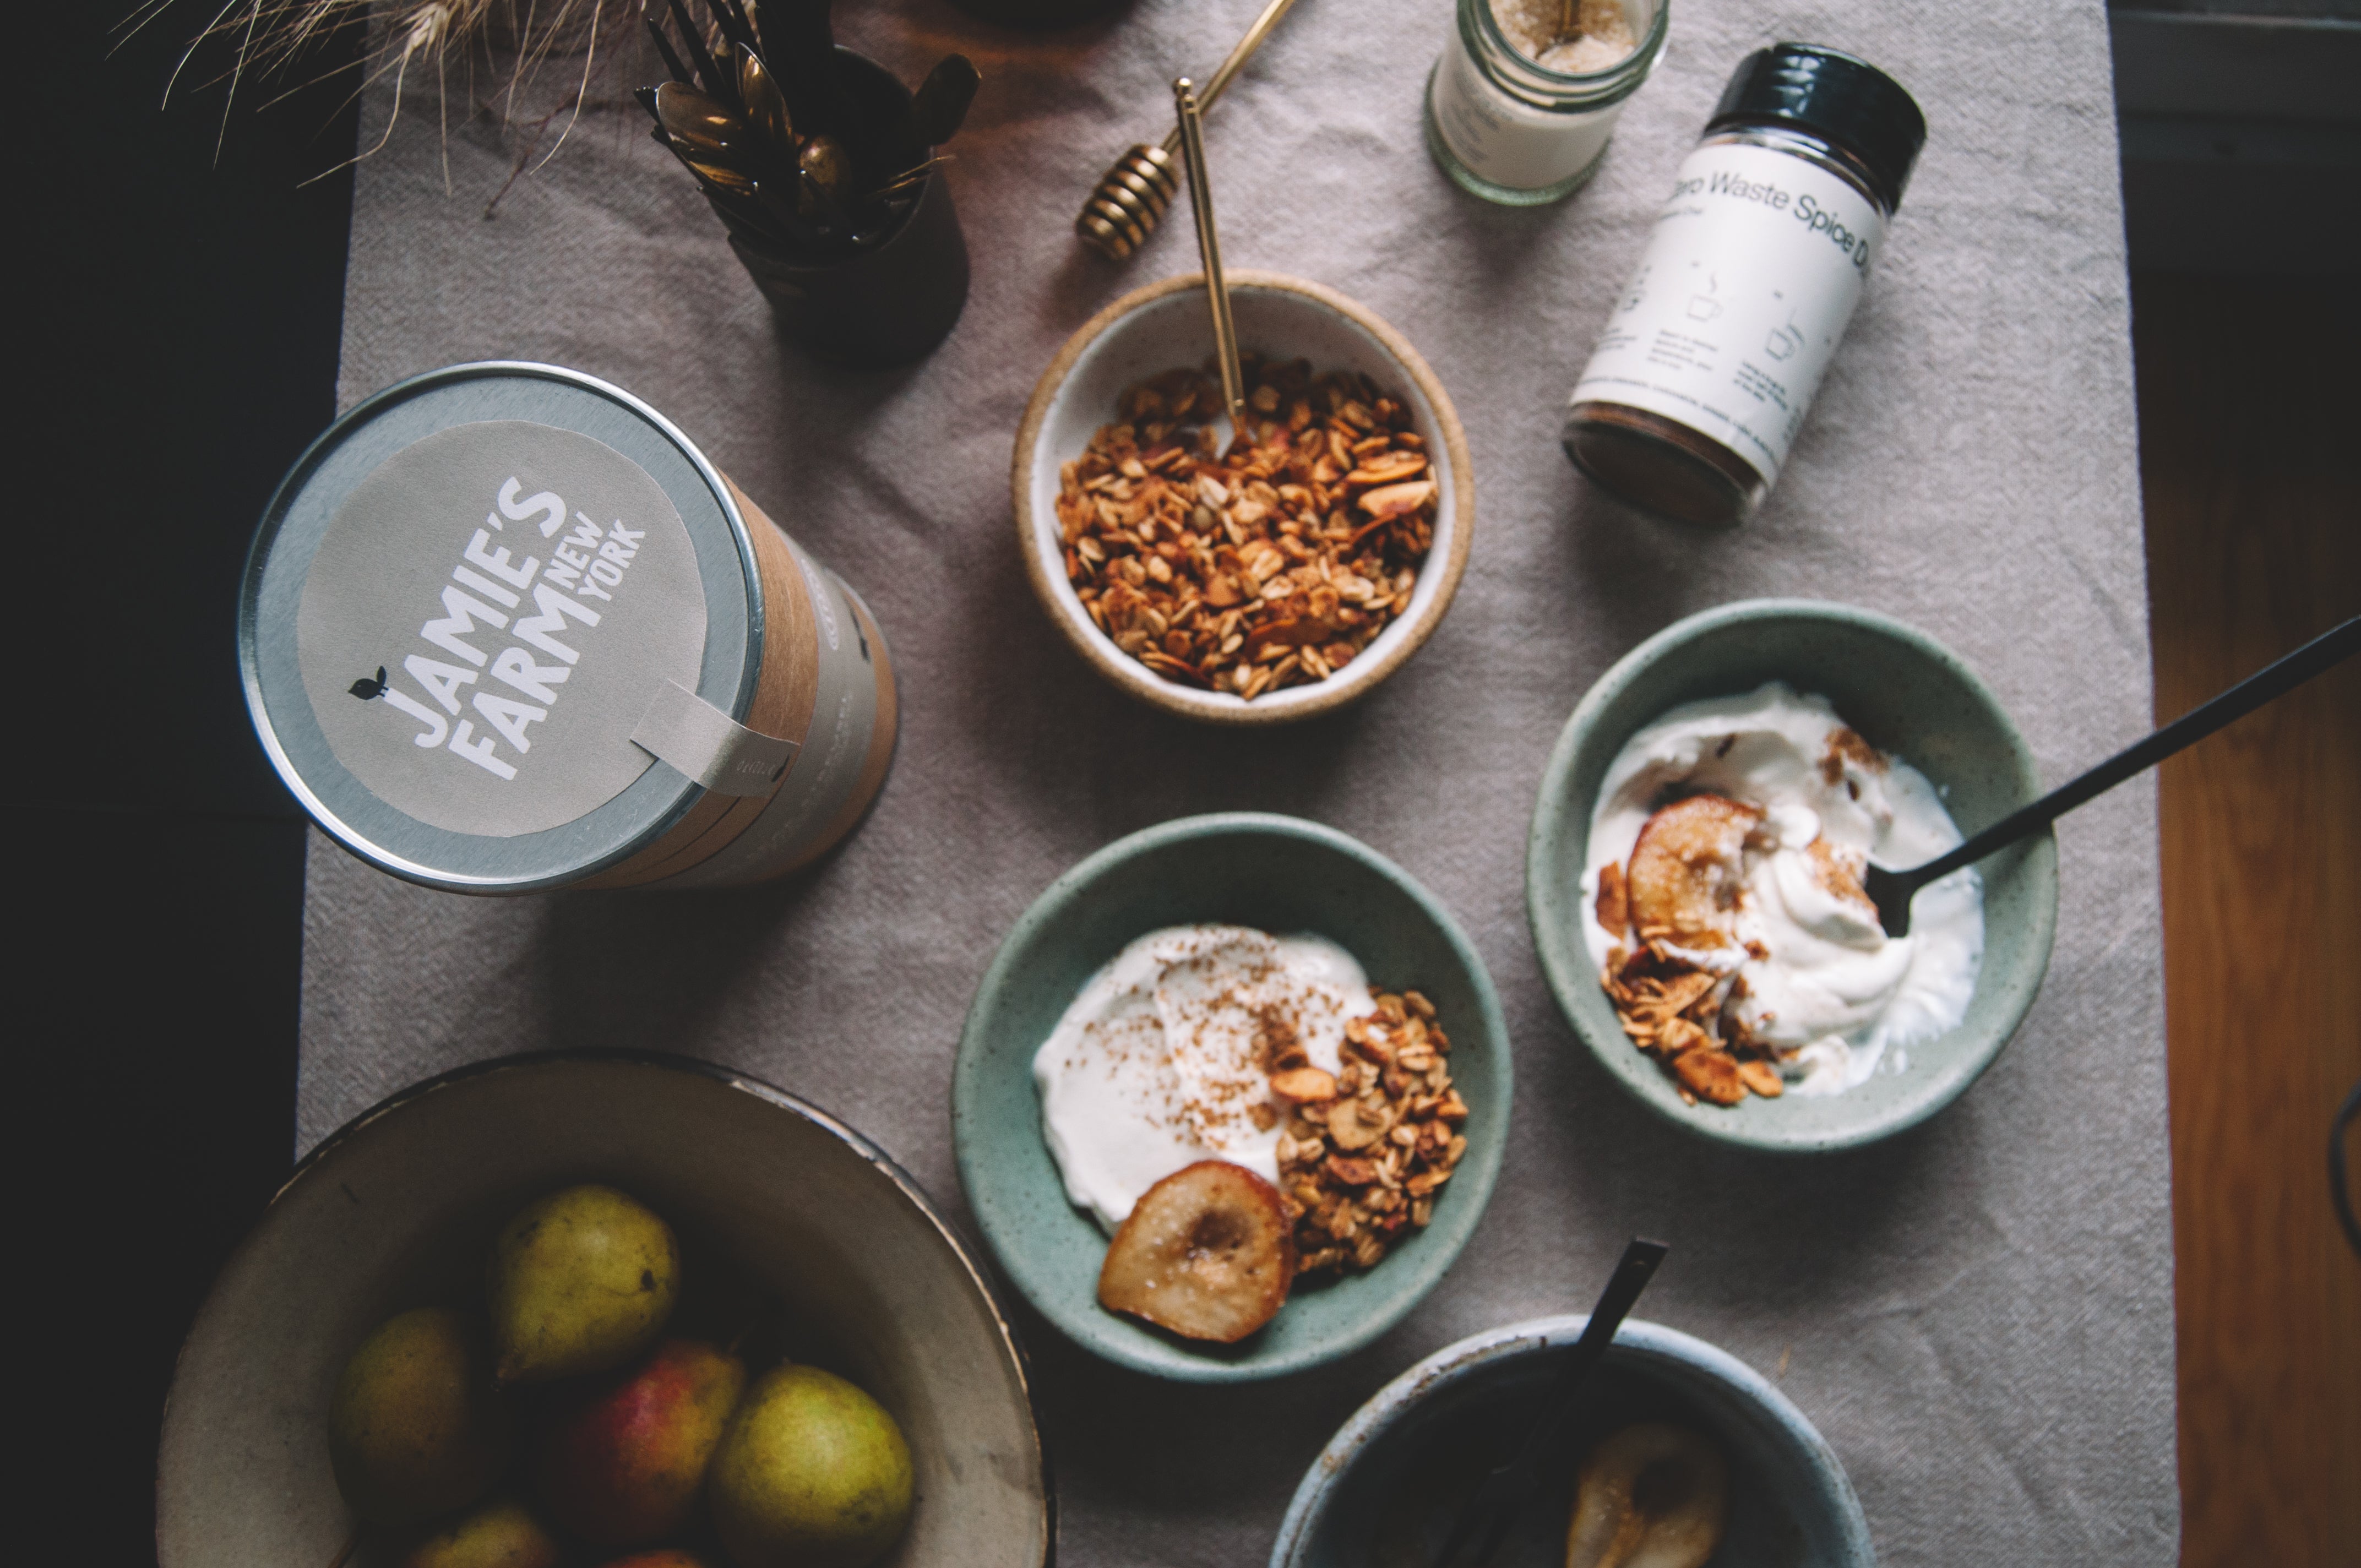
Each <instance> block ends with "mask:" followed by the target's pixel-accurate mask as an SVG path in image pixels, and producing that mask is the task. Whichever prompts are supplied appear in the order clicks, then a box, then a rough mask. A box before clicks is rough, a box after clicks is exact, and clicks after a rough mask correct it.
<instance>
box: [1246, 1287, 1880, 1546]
mask: <svg viewBox="0 0 2361 1568" xmlns="http://www.w3.org/2000/svg"><path fill="white" fill-rule="evenodd" d="M1587 1321H1588V1320H1587V1319H1585V1318H1581V1317H1560V1318H1536V1319H1534V1320H1533V1321H1530V1322H1522V1323H1510V1324H1508V1325H1506V1326H1505V1327H1502V1328H1497V1329H1491V1330H1488V1331H1487V1332H1483V1333H1480V1334H1477V1335H1474V1336H1473V1337H1471V1338H1468V1339H1464V1340H1461V1341H1460V1342H1459V1343H1456V1344H1453V1345H1446V1346H1444V1348H1443V1349H1441V1350H1439V1351H1436V1352H1435V1353H1434V1354H1433V1355H1430V1356H1428V1357H1427V1358H1426V1359H1425V1360H1424V1361H1422V1362H1420V1363H1419V1364H1418V1365H1415V1366H1413V1367H1411V1369H1410V1370H1409V1371H1407V1372H1405V1373H1403V1374H1402V1375H1401V1376H1399V1377H1397V1378H1395V1379H1394V1380H1393V1381H1392V1382H1391V1383H1389V1384H1388V1385H1386V1387H1383V1388H1382V1389H1380V1390H1378V1393H1377V1394H1376V1395H1375V1396H1374V1397H1372V1398H1370V1400H1369V1402H1368V1403H1367V1404H1366V1405H1364V1406H1362V1407H1361V1409H1359V1410H1358V1411H1357V1412H1356V1413H1355V1414H1354V1416H1353V1419H1352V1420H1348V1421H1346V1422H1345V1425H1344V1426H1343V1427H1342V1428H1341V1429H1339V1431H1337V1433H1336V1435H1335V1436H1334V1437H1333V1438H1331V1439H1330V1440H1329V1442H1328V1446H1327V1447H1326V1448H1325V1449H1323V1450H1322V1451H1321V1454H1320V1457H1319V1458H1317V1459H1315V1460H1313V1461H1312V1467H1311V1468H1310V1469H1309V1470H1307V1471H1305V1472H1304V1475H1303V1481H1302V1484H1301V1486H1298V1487H1297V1488H1296V1491H1295V1499H1294V1501H1293V1502H1292V1503H1291V1504H1290V1506H1289V1508H1288V1510H1287V1518H1286V1519H1285V1520H1284V1521H1283V1522H1282V1523H1281V1524H1280V1525H1279V1541H1278V1543H1277V1544H1276V1545H1274V1546H1273V1547H1272V1549H1271V1553H1270V1568H1430V1565H1431V1564H1432V1563H1433V1562H1434V1558H1435V1553H1437V1552H1440V1551H1441V1550H1442V1549H1443V1545H1444V1539H1445V1537H1446V1536H1447V1534H1448V1533H1449V1530H1450V1527H1451V1521H1452V1519H1454V1518H1455V1513H1456V1508H1457V1505H1458V1500H1459V1499H1460V1498H1461V1497H1465V1496H1466V1494H1467V1491H1468V1490H1469V1489H1470V1488H1472V1487H1473V1486H1474V1485H1475V1483H1476V1481H1477V1479H1478V1477H1480V1476H1481V1475H1482V1474H1483V1473H1484V1471H1486V1470H1487V1469H1488V1468H1490V1467H1491V1466H1493V1465H1496V1464H1505V1463H1507V1462H1508V1460H1509V1459H1510V1456H1512V1455H1513V1454H1514V1453H1515V1445H1516V1443H1517V1441H1518V1440H1519V1439H1520V1438H1521V1436H1522V1435H1523V1434H1524V1433H1525V1432H1526V1431H1529V1430H1531V1428H1532V1423H1533V1421H1534V1420H1535V1419H1536V1418H1537V1417H1538V1415H1539V1414H1540V1411H1539V1409H1538V1408H1537V1406H1536V1404H1535V1401H1536V1400H1538V1399H1539V1398H1541V1397H1542V1396H1543V1393H1544V1391H1545V1390H1546V1389H1547V1387H1548V1386H1549V1382H1550V1380H1551V1377H1552V1376H1553V1375H1554V1373H1555V1371H1556V1370H1557V1365H1558V1363H1559V1360H1560V1358H1561V1357H1563V1356H1564V1355H1565V1352H1566V1350H1567V1348H1568V1347H1570V1346H1571V1345H1572V1344H1573V1343H1574V1342H1575V1341H1576V1340H1577V1339H1579V1338H1581V1337H1582V1330H1583V1326H1584V1324H1585V1323H1586V1322H1587ZM1638 1421H1671V1422H1675V1423H1676V1424H1678V1425H1681V1426H1685V1427H1687V1428H1689V1429H1690V1430H1691V1431H1696V1432H1697V1433H1698V1434H1699V1435H1701V1436H1703V1437H1704V1438H1706V1439H1707V1440H1708V1442H1710V1443H1712V1445H1713V1446H1714V1447H1715V1448H1716V1449H1718V1450H1719V1451H1720V1453H1721V1455H1722V1457H1723V1459H1724V1460H1725V1461H1727V1462H1728V1464H1729V1466H1730V1494H1729V1495H1730V1512H1729V1516H1728V1523H1727V1525H1726V1527H1725V1529H1724V1531H1723V1535H1722V1540H1721V1544H1720V1545H1719V1547H1718V1548H1716V1549H1715V1551H1714V1553H1713V1556H1712V1559H1711V1561H1712V1562H1713V1563H1714V1564H1715V1568H1806V1565H1809V1568H1872V1565H1873V1564H1874V1563H1876V1561H1877V1555H1876V1552H1875V1549H1874V1548H1873V1547H1872V1545H1871V1542H1870V1538H1869V1521H1868V1519H1866V1518H1865V1517H1864V1516H1863V1515H1862V1513H1861V1499H1860V1498H1859V1497H1855V1496H1854V1494H1853V1489H1852V1482H1851V1481H1850V1479H1849V1478H1848V1477H1847V1476H1846V1475H1845V1468H1844V1465H1843V1464H1841V1463H1840V1462H1839V1460H1838V1458H1837V1456H1836V1453H1835V1451H1834V1450H1832V1449H1831V1448H1829V1447H1828V1441H1827V1440H1826V1439H1825V1438H1823V1437H1821V1436H1820V1434H1819V1432H1818V1431H1817V1430H1816V1429H1815V1428H1814V1427H1813V1425H1812V1423H1811V1421H1810V1420H1808V1419H1807V1418H1806V1416H1805V1415H1804V1412H1803V1411H1801V1410H1799V1409H1796V1408H1795V1403H1794V1401H1792V1400H1790V1399H1789V1398H1787V1397H1786V1396H1785V1395H1784V1394H1782V1393H1781V1392H1780V1391H1779V1390H1778V1389H1777V1388H1775V1387H1773V1386H1772V1384H1771V1383H1770V1381H1769V1380H1768V1379H1766V1378H1764V1377H1763V1375H1762V1374H1760V1373H1758V1372H1756V1371H1755V1370H1754V1369H1753V1368H1752V1367H1751V1366H1748V1365H1746V1364H1745V1363H1744V1362H1742V1361H1740V1360H1739V1359H1738V1358H1737V1357H1735V1356H1733V1355H1731V1354H1729V1353H1728V1352H1727V1351H1723V1350H1719V1349H1717V1348H1716V1347H1715V1346H1713V1345H1709V1344H1708V1343H1705V1342H1704V1341H1702V1340H1698V1339H1693V1338H1691V1337H1690V1336H1689V1335H1687V1334H1685V1333H1682V1332H1679V1331H1678V1330H1675V1329H1668V1328H1664V1327H1663V1326H1661V1325H1659V1324H1656V1323H1649V1322H1642V1321H1639V1320H1637V1319H1630V1320H1627V1321H1625V1322H1624V1323H1623V1325H1622V1327H1621V1328H1620V1329H1619V1330H1617V1331H1616V1334H1615V1343H1614V1344H1613V1345H1611V1346H1610V1347H1609V1349H1608V1352H1607V1355H1606V1358H1605V1359H1604V1360H1603V1361H1601V1362H1600V1363H1599V1365H1598V1370H1597V1371H1595V1372H1594V1373H1592V1374H1591V1376H1590V1377H1589V1380H1588V1381H1587V1382H1586V1383H1585V1384H1584V1386H1583V1389H1582V1393H1581V1396H1580V1403H1579V1407H1578V1409H1576V1414H1575V1416H1574V1419H1573V1420H1572V1421H1571V1422H1569V1423H1568V1426H1567V1429H1566V1431H1565V1432H1563V1433H1562V1434H1560V1436H1559V1437H1558V1438H1557V1439H1556V1440H1555V1441H1556V1443H1557V1450H1556V1452H1554V1453H1550V1454H1548V1455H1546V1456H1545V1457H1544V1458H1543V1461H1542V1464H1541V1472H1540V1473H1541V1475H1542V1476H1543V1490H1542V1493H1541V1495H1540V1496H1539V1497H1536V1498H1535V1499H1534V1500H1533V1502H1532V1504H1531V1505H1530V1506H1529V1507H1527V1508H1525V1510H1524V1511H1523V1512H1522V1513H1521V1514H1520V1515H1519V1516H1518V1518H1517V1519H1516V1521H1515V1523H1514V1524H1513V1525H1512V1526H1511V1528H1510V1534H1509V1536H1508V1538H1507V1539H1506V1540H1505V1541H1503V1542H1502V1546H1501V1550H1500V1552H1499V1554H1498V1555H1497V1556H1496V1557H1495V1558H1494V1561H1495V1562H1497V1563H1503V1564H1506V1563H1557V1562H1562V1561H1564V1559H1565V1536H1566V1523H1567V1518H1568V1515H1569V1512H1570V1510H1571V1508H1572V1504H1573V1500H1574V1478H1575V1475H1576V1470H1577V1468H1578V1466H1579V1465H1580V1464H1581V1460H1582V1456H1583V1455H1584V1454H1585V1453H1588V1452H1589V1451H1590V1449H1591V1448H1592V1446H1593V1445H1594V1444H1596V1443H1597V1442H1598V1441H1599V1440H1600V1439H1602V1438H1604V1437H1606V1436H1608V1435H1609V1434H1610V1433H1612V1432H1614V1431H1618V1430H1620V1429H1621V1428H1623V1427H1625V1426H1629V1425H1631V1424H1632V1423H1634V1422H1638Z"/></svg>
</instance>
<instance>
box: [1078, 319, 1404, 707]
mask: <svg viewBox="0 0 2361 1568" xmlns="http://www.w3.org/2000/svg"><path fill="white" fill-rule="evenodd" d="M1242 371H1243V374H1244V377H1245V382H1244V384H1245V387H1246V412H1247V418H1246V426H1245V428H1244V429H1242V430H1241V431H1240V432H1238V433H1237V435H1236V437H1235V439H1234V440H1233V441H1232V443H1231V444H1230V446H1229V447H1228V449H1227V450H1226V451H1222V450H1218V449H1217V443H1216V441H1215V438H1214V435H1213V430H1212V428H1211V422H1212V421H1213V420H1215V419H1217V418H1218V417H1220V416H1221V406H1222V399H1221V394H1220V392H1219V391H1218V390H1217V389H1215V387H1214V385H1213V382H1212V381H1211V380H1210V379H1209V378H1207V377H1206V376H1205V374H1204V373H1203V372H1202V371H1200V370H1193V369H1187V368H1181V369H1175V370H1170V371H1167V372H1165V373H1164V374H1162V375H1160V376H1158V377H1155V378H1152V379H1150V380H1148V381H1145V382H1142V383H1141V384H1140V385H1138V386H1136V387H1133V388H1132V389H1130V390H1128V391H1126V392H1125V393H1124V395H1123V397H1122V399H1121V400H1120V401H1119V402H1118V404H1117V406H1116V412H1117V414H1118V415H1119V419H1118V421H1117V422H1115V423H1113V424H1108V425H1104V426H1102V427H1101V428H1100V430H1099V432H1098V433H1097V434H1095V435H1094V436H1093V437H1092V438H1091V444H1090V446H1089V448H1088V449H1087V450H1086V451H1084V452H1083V453H1082V455H1081V456H1079V457H1077V458H1074V459H1073V460H1072V461H1071V462H1069V463H1067V464H1066V465H1064V466H1063V467H1062V468H1061V469H1060V475H1059V495H1058V521H1059V526H1060V532H1061V533H1062V536H1063V541H1064V557H1065V568H1066V576H1067V579H1068V580H1069V581H1070V582H1071V583H1072V584H1073V587H1074V592H1075V595H1076V597H1077V598H1080V599H1081V600H1082V608H1083V609H1085V610H1086V611H1088V612H1089V615H1090V617H1091V620H1093V622H1094V623H1095V624H1096V625H1097V626H1098V628H1099V630H1102V631H1104V632H1105V633H1106V634H1107V636H1108V637H1109V638H1110V639H1112V640H1113V641H1114V642H1115V646H1116V647H1118V648H1120V649H1121V650H1123V652H1126V653H1127V654H1129V655H1131V656H1132V657H1133V658H1135V659H1137V660H1138V661H1139V662H1140V663H1142V664H1144V665H1146V666H1147V667H1148V669H1150V670H1152V671H1154V672H1155V673H1156V674H1159V675H1160V676H1162V677H1164V678H1165V679H1167V680H1170V681H1176V682H1179V683H1181V684H1183V685H1191V686H1197V687H1202V688H1204V689H1207V690H1213V691H1225V692H1231V693H1234V694H1235V695H1237V696H1241V697H1244V698H1246V699H1247V700H1249V701H1251V700H1253V699H1254V698H1256V697H1258V696H1263V695H1265V694H1266V693H1269V692H1275V691H1280V690H1283V689H1285V688H1287V687H1289V686H1293V685H1305V684H1308V683H1311V682H1313V681H1321V680H1325V679H1327V678H1328V677H1329V676H1331V675H1333V674H1335V673H1336V672H1337V671H1338V670H1341V669H1343V668H1344V667H1345V665H1347V664H1349V663H1352V661H1353V660H1354V659H1356V658H1357V657H1359V656H1360V654H1361V653H1362V652H1365V651H1366V650H1367V648H1368V646H1369V644H1370V642H1371V641H1374V640H1375V639H1376V638H1377V636H1378V633H1379V632H1381V631H1383V630H1385V628H1386V626H1387V624H1388V623H1389V621H1391V620H1393V619H1394V618H1395V617H1396V616H1398V615H1400V613H1401V612H1402V611H1403V610H1404V609H1406V608H1407V607H1408V606H1409V604H1410V600H1411V594H1412V592H1413V591H1414V590H1415V589H1416V587H1417V584H1418V573H1419V568H1420V567H1421V565H1422V564H1423V563H1424V561H1425V559H1426V556H1427V553H1428V552H1429V551H1430V550H1431V549H1432V548H1433V544H1434V519H1435V510H1436V491H1437V485H1436V480H1435V477H1434V474H1433V468H1432V466H1431V465H1430V463H1429V460H1428V455H1427V451H1426V443H1425V440H1424V439H1423V438H1422V436H1420V435H1419V433H1417V432H1416V431H1415V430H1413V429H1412V428H1411V412H1410V409H1409V407H1408V405H1407V404H1406V403H1404V402H1403V400H1401V399H1400V398H1397V397H1394V396H1392V395H1390V394H1389V393H1388V392H1387V391H1386V390H1385V389H1383V388H1381V387H1379V386H1378V383H1377V382H1375V381H1374V380H1372V379H1370V378H1368V377H1367V376H1365V375H1362V374H1360V373H1358V372H1356V371H1332V372H1329V373H1328V374H1325V375H1322V376H1318V377H1314V376H1313V375H1312V366H1311V362H1310V361H1309V360H1303V359H1295V360H1285V361H1279V360H1271V359H1268V358H1265V357H1263V356H1259V355H1247V356H1244V357H1243V360H1242Z"/></svg>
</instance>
